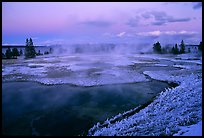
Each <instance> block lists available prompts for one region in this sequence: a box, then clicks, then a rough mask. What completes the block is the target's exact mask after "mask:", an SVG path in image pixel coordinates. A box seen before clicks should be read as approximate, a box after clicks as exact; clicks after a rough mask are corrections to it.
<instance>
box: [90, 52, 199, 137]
mask: <svg viewBox="0 0 204 138" xmlns="http://www.w3.org/2000/svg"><path fill="white" fill-rule="evenodd" d="M180 58H181V59H180V60H179V61H178V63H177V64H176V65H181V61H182V64H183V63H184V62H185V60H190V59H186V55H185V59H182V56H180ZM175 61H176V60H175ZM201 61H202V59H200V62H198V61H195V62H196V64H197V63H199V64H202V62H201ZM188 63H189V62H188ZM190 63H193V61H191V62H190ZM190 65H191V64H187V65H186V66H187V67H185V64H183V65H182V67H184V69H181V70H178V71H171V70H169V71H168V70H166V71H144V72H143V73H144V74H146V75H148V76H150V77H151V78H153V79H156V80H161V81H169V82H176V83H179V86H177V87H175V88H173V89H166V90H165V91H163V92H161V93H160V95H159V96H157V97H156V98H155V100H154V101H153V102H152V103H151V104H149V105H148V106H147V107H146V108H144V109H142V110H140V111H139V112H138V113H135V114H134V115H131V116H129V117H126V118H123V119H122V120H120V121H117V122H115V123H111V121H112V120H113V119H116V118H120V117H121V116H122V115H123V114H126V113H127V112H125V113H123V114H119V115H117V116H115V117H113V118H111V119H107V120H106V122H104V124H106V126H105V127H104V124H102V125H101V124H100V123H97V124H96V125H95V126H93V127H92V128H91V129H90V130H89V133H88V135H94V136H180V135H182V136H186V135H189V136H202V68H201V67H198V68H194V67H193V68H189V66H190ZM193 66H194V65H193ZM128 112H131V111H128Z"/></svg>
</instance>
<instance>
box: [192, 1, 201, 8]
mask: <svg viewBox="0 0 204 138" xmlns="http://www.w3.org/2000/svg"><path fill="white" fill-rule="evenodd" d="M199 8H202V2H196V4H195V5H194V6H193V9H199Z"/></svg>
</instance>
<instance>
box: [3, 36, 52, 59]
mask: <svg viewBox="0 0 204 138" xmlns="http://www.w3.org/2000/svg"><path fill="white" fill-rule="evenodd" d="M52 52H53V49H52V48H50V49H49V51H45V52H44V55H47V54H50V53H52ZM22 55H23V51H22V49H20V51H18V49H17V48H16V47H14V48H13V49H12V50H11V48H10V47H8V49H7V50H6V53H5V54H4V53H3V52H2V58H3V59H17V57H18V56H22ZM40 55H43V54H42V53H41V52H40V50H38V52H36V51H35V47H34V45H33V41H32V39H31V38H30V40H28V38H27V39H26V47H25V49H24V56H25V59H28V58H35V57H36V56H40Z"/></svg>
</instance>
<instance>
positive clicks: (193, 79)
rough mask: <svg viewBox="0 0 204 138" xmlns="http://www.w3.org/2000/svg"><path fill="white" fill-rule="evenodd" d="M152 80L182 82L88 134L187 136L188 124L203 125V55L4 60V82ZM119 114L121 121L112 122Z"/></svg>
mask: <svg viewBox="0 0 204 138" xmlns="http://www.w3.org/2000/svg"><path fill="white" fill-rule="evenodd" d="M151 78H152V79H156V80H161V81H169V82H176V83H179V86H178V87H176V88H173V89H166V90H165V91H163V92H161V94H160V95H159V96H158V97H156V99H155V100H154V101H153V102H152V103H151V104H150V105H148V106H147V107H146V108H144V109H142V110H140V111H139V112H138V113H135V114H134V115H130V116H129V117H126V118H123V119H121V118H122V117H123V115H124V114H128V113H130V112H132V111H134V109H132V110H130V111H127V112H125V113H122V114H119V115H117V116H115V117H113V118H110V119H107V120H106V122H104V123H105V124H106V125H103V124H102V125H100V123H97V124H96V125H95V126H93V128H91V129H90V130H89V135H136V136H139V135H151V136H153V135H160V136H161V135H183V134H188V132H186V130H187V127H188V126H189V125H193V124H196V123H198V125H199V122H200V121H202V57H200V56H197V55H193V54H183V55H178V56H173V55H157V54H147V55H146V54H135V55H132V54H131V55H128V54H126V55H122V54H117V55H110V54H105V55H103V54H100V55H83V54H79V55H77V54H75V55H68V56H48V57H44V56H42V57H37V58H35V59H29V60H24V59H21V58H19V59H17V60H2V81H3V82H6V81H22V80H25V81H37V82H40V83H42V84H65V83H67V84H74V85H79V86H95V85H104V84H119V83H134V82H144V81H151ZM135 110H136V109H135ZM118 118H120V119H119V121H117V122H114V123H111V122H112V121H111V120H117V119H118ZM185 126H186V127H185ZM184 128H185V129H184ZM193 128H195V127H193ZM198 128H200V127H198ZM184 130H185V131H184ZM189 134H190V131H189ZM191 134H193V133H191Z"/></svg>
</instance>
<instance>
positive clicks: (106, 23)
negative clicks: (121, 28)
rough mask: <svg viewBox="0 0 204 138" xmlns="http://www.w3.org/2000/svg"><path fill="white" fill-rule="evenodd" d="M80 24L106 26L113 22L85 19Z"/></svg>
mask: <svg viewBox="0 0 204 138" xmlns="http://www.w3.org/2000/svg"><path fill="white" fill-rule="evenodd" d="M81 24H83V25H88V26H95V27H108V26H111V25H112V24H113V23H111V22H108V21H85V22H81Z"/></svg>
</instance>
